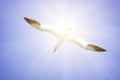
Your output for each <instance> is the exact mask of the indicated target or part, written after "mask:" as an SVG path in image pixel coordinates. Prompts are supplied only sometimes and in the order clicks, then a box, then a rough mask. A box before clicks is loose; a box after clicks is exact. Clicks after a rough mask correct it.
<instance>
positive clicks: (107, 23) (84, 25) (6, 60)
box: [0, 0, 120, 80]
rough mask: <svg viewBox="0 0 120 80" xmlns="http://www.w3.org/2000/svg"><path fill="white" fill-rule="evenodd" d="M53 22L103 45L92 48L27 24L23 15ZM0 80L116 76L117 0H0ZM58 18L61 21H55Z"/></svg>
mask: <svg viewBox="0 0 120 80" xmlns="http://www.w3.org/2000/svg"><path fill="white" fill-rule="evenodd" d="M24 16H26V17H29V18H32V19H35V20H38V21H40V22H41V23H43V24H47V25H51V26H56V27H59V26H61V25H64V24H65V25H72V27H73V30H74V32H73V33H74V34H75V35H77V36H79V37H82V38H83V39H85V40H86V41H89V42H91V43H94V44H97V45H100V46H102V47H104V48H105V49H106V50H107V52H105V53H97V52H90V51H86V50H84V49H81V48H80V47H79V46H76V45H74V44H71V43H69V42H65V43H64V44H63V45H62V46H61V47H60V48H59V49H58V50H57V51H56V54H52V51H53V49H54V46H55V44H56V43H57V39H56V38H54V37H53V36H52V35H50V34H47V33H44V32H40V31H38V30H36V29H34V28H33V27H31V26H30V25H28V24H27V23H26V22H25V21H24V19H23V17H24ZM0 18H1V19H0V23H1V26H0V80H106V79H109V80H120V76H119V75H120V71H119V66H120V63H119V61H120V58H119V56H120V49H119V47H120V45H119V41H120V39H119V35H120V32H119V26H120V1H119V0H0ZM61 23H64V24H61Z"/></svg>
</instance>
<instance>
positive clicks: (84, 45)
mask: <svg viewBox="0 0 120 80" xmlns="http://www.w3.org/2000/svg"><path fill="white" fill-rule="evenodd" d="M67 40H68V41H69V42H72V43H74V44H77V45H78V46H80V47H82V48H84V49H86V50H90V51H96V52H105V51H106V50H105V49H103V48H101V47H99V46H96V45H94V44H89V43H88V42H86V41H84V40H82V39H80V38H77V37H73V36H69V38H68V39H67Z"/></svg>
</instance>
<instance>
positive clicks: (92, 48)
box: [24, 17, 106, 53]
mask: <svg viewBox="0 0 120 80" xmlns="http://www.w3.org/2000/svg"><path fill="white" fill-rule="evenodd" d="M24 19H25V21H26V22H27V23H29V24H30V25H31V26H33V27H34V28H36V29H38V30H40V31H45V32H48V33H50V34H52V35H54V36H55V37H56V38H58V43H57V44H56V46H55V49H54V51H53V53H54V52H55V51H56V50H57V49H58V48H59V47H60V45H61V44H62V43H63V42H64V41H65V40H66V41H69V42H71V43H74V44H77V45H78V46H80V47H82V48H84V49H86V50H90V51H95V52H105V51H106V50H105V49H103V48H101V47H99V46H96V45H94V44H90V43H87V42H86V41H84V40H82V39H80V38H77V37H74V36H71V35H69V32H70V31H69V30H68V31H66V33H65V34H60V33H59V32H57V31H56V30H55V29H52V28H49V27H48V28H46V27H45V25H43V24H41V23H39V22H38V21H36V20H33V19H30V18H27V17H24Z"/></svg>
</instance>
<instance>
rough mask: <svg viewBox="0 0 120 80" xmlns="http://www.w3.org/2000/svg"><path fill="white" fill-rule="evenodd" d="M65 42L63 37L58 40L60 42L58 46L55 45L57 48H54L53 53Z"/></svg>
mask: <svg viewBox="0 0 120 80" xmlns="http://www.w3.org/2000/svg"><path fill="white" fill-rule="evenodd" d="M63 42H64V39H61V40H59V41H58V43H57V44H56V46H55V49H54V51H53V53H55V52H56V50H57V49H58V48H59V47H60V45H61V44H62V43H63Z"/></svg>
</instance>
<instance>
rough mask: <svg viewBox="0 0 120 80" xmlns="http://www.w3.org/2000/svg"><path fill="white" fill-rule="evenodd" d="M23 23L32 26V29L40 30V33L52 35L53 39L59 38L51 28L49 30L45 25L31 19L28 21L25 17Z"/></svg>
mask: <svg viewBox="0 0 120 80" xmlns="http://www.w3.org/2000/svg"><path fill="white" fill-rule="evenodd" d="M24 19H25V21H26V22H27V23H29V24H30V25H31V26H33V27H34V28H36V29H38V30H40V31H45V32H48V33H50V34H52V35H54V36H55V37H59V36H60V35H59V33H58V32H57V31H56V30H55V29H53V28H49V27H48V26H47V27H46V25H44V24H41V23H39V22H38V21H36V20H33V19H30V18H27V17H24Z"/></svg>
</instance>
